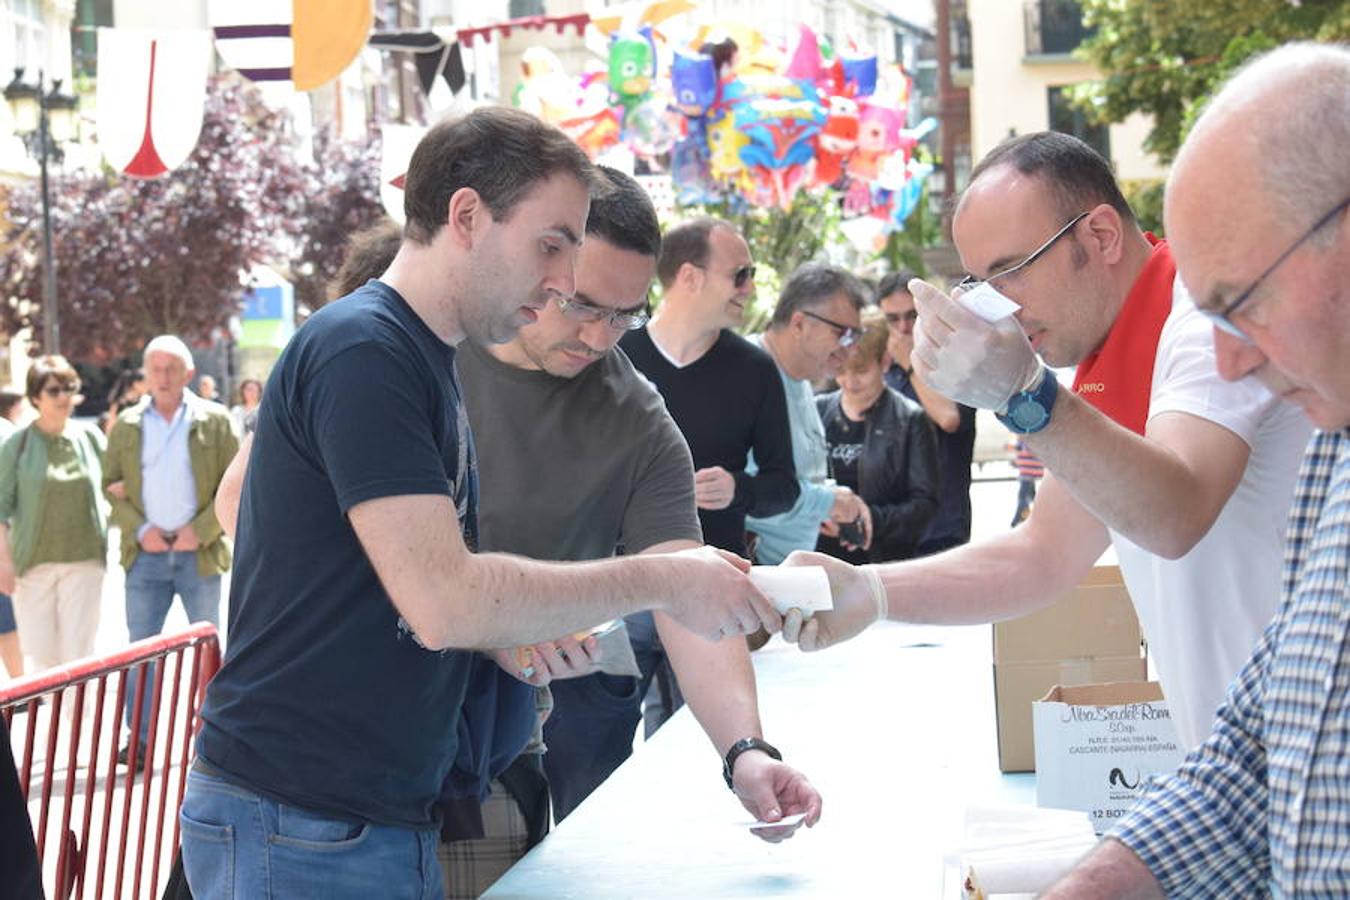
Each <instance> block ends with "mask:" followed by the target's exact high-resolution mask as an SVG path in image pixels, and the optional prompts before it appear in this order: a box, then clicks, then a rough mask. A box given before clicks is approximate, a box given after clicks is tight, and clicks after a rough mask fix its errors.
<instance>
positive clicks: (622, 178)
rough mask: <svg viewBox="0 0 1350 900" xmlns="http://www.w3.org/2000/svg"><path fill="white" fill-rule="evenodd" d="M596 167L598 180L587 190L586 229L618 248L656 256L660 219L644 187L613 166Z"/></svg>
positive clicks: (659, 243) (658, 252) (659, 245)
mask: <svg viewBox="0 0 1350 900" xmlns="http://www.w3.org/2000/svg"><path fill="white" fill-rule="evenodd" d="M596 170H597V181H598V182H599V183H598V184H597V185H596V187H595V189H594V190H592V191H591V214H590V216H589V217H588V218H587V219H586V233H587V234H592V235H595V236H596V237H598V238H601V239H602V240H605V241H608V242H609V243H611V244H613V245H614V246H616V247H618V248H619V249H621V250H631V251H633V252H634V253H641V254H642V255H643V256H652V257H656V256H659V255H660V254H661V223H660V221H659V220H658V219H657V218H656V207H655V206H653V205H652V200H651V197H649V196H648V195H647V191H646V190H645V189H644V188H643V187H642V185H640V184H638V182H637V180H636V179H634V178H633V177H632V176H631V175H625V174H624V173H623V172H620V171H619V170H617V169H611V168H610V167H609V166H596Z"/></svg>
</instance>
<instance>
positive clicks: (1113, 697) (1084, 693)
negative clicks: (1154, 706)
mask: <svg viewBox="0 0 1350 900" xmlns="http://www.w3.org/2000/svg"><path fill="white" fill-rule="evenodd" d="M1161 699H1163V692H1162V685H1160V684H1159V683H1158V682H1156V681H1116V682H1112V683H1110V684H1080V685H1070V686H1067V687H1066V686H1064V685H1059V684H1057V685H1055V686H1054V687H1052V688H1051V689H1050V692H1049V693H1047V694H1046V695H1045V696H1044V697H1042V698H1041V699H1040V700H1038V701H1036V702H1038V703H1067V704H1069V705H1070V706H1123V705H1124V704H1126V703H1152V702H1154V701H1155V700H1161Z"/></svg>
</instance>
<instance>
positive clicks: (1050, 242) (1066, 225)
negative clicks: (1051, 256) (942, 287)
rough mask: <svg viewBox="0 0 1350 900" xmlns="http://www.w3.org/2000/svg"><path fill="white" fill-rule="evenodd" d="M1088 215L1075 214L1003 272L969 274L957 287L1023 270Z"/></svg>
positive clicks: (990, 281) (968, 285)
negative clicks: (1042, 242)
mask: <svg viewBox="0 0 1350 900" xmlns="http://www.w3.org/2000/svg"><path fill="white" fill-rule="evenodd" d="M1087 216H1088V213H1087V212H1080V213H1079V214H1078V215H1076V216H1074V217H1073V218H1072V219H1070V220H1069V221H1068V222H1065V223H1064V227H1063V228H1061V229H1060V230H1059V231H1056V232H1055V233H1054V234H1053V235H1052V236H1051V237H1050V240H1048V241H1046V242H1045V243H1044V244H1041V245H1040V246H1039V247H1037V248H1036V249H1035V250H1033V251H1032V253H1031V255H1030V256H1028V257H1027V258H1026V259H1024V260H1022V261H1021V262H1020V263H1018V264H1017V265H1015V266H1011V267H1009V268H1007V269H1004V270H1003V271H1002V272H996V273H995V274H993V275H990V276H989V277H988V278H976V277H975V276H974V275H967V276H966V277H965V278H962V279H961V281H960V283H959V284H957V287H958V288H963V289H964V288H972V287H974V286H975V285H977V284H984V283H986V282H987V283H991V284H992V283H993V281H994V279H996V278H1005V277H1007V276H1008V275H1011V274H1013V273H1014V272H1020V271H1022V270H1023V269H1025V268H1027V267H1028V266H1030V265H1031V264H1032V263H1034V262H1035V261H1036V260H1038V259H1040V258H1041V257H1042V256H1044V255H1045V254H1046V253H1048V252H1049V250H1050V248H1051V247H1053V246H1055V241H1057V240H1059V239H1060V238H1062V237H1064V235H1066V234H1068V233H1069V232H1070V231H1072V230H1073V226H1075V225H1077V224H1078V223H1079V222H1081V221H1083V220H1084V219H1085V218H1087Z"/></svg>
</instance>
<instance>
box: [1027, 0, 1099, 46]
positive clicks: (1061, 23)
mask: <svg viewBox="0 0 1350 900" xmlns="http://www.w3.org/2000/svg"><path fill="white" fill-rule="evenodd" d="M1024 2H1025V4H1026V5H1025V6H1024V7H1023V12H1024V15H1025V23H1026V39H1027V50H1026V52H1027V53H1028V55H1032V56H1038V55H1042V54H1045V55H1051V56H1053V55H1058V54H1064V53H1072V52H1073V51H1074V50H1075V49H1076V48H1077V47H1078V45H1079V44H1081V43H1083V41H1085V40H1086V39H1087V38H1089V37H1091V36H1092V35H1093V34H1095V33H1096V29H1095V28H1093V29H1089V28H1086V27H1084V25H1083V9H1082V7H1081V6H1079V4H1078V0H1024Z"/></svg>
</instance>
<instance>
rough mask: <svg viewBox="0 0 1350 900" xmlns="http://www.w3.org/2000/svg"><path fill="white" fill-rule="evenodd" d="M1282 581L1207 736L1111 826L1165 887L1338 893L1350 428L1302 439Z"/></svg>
mask: <svg viewBox="0 0 1350 900" xmlns="http://www.w3.org/2000/svg"><path fill="white" fill-rule="evenodd" d="M1283 593H1284V603H1283V605H1282V607H1281V609H1280V612H1279V614H1278V615H1277V616H1276V617H1275V619H1274V621H1273V622H1271V624H1270V626H1269V627H1268V628H1267V629H1266V632H1265V634H1264V635H1263V636H1262V638H1261V641H1260V642H1259V643H1258V644H1257V647H1256V650H1255V652H1254V653H1253V655H1252V657H1251V659H1250V660H1248V662H1247V664H1246V665H1245V666H1244V667H1243V669H1242V671H1241V672H1239V673H1238V676H1237V678H1236V679H1235V680H1234V682H1233V683H1232V684H1231V685H1230V686H1229V690H1228V696H1227V698H1226V700H1225V701H1224V704H1223V705H1222V706H1221V707H1220V708H1219V711H1218V718H1217V720H1216V722H1215V725H1214V731H1213V732H1212V734H1211V735H1210V737H1209V739H1208V740H1207V741H1206V742H1205V743H1204V744H1203V745H1201V746H1200V747H1198V748H1196V749H1195V750H1194V751H1193V752H1192V753H1191V754H1190V756H1188V757H1187V758H1186V761H1185V762H1184V763H1182V765H1181V768H1180V769H1178V770H1177V772H1176V773H1174V774H1173V775H1172V776H1170V777H1169V778H1167V779H1165V780H1162V781H1160V782H1159V783H1157V784H1156V785H1154V786H1153V787H1152V788H1151V789H1150V791H1149V793H1148V794H1147V796H1146V798H1145V799H1144V800H1142V801H1140V803H1139V804H1138V805H1136V807H1135V808H1134V810H1132V811H1131V813H1130V814H1129V816H1127V817H1126V818H1125V820H1124V821H1122V822H1121V824H1120V825H1119V826H1118V827H1117V828H1116V829H1115V830H1114V831H1113V832H1112V834H1111V836H1112V837H1114V838H1116V839H1117V840H1119V841H1121V842H1122V843H1124V844H1125V845H1126V846H1128V847H1129V848H1130V849H1131V850H1133V851H1134V852H1135V853H1136V854H1138V856H1139V857H1140V859H1142V860H1143V861H1144V862H1145V863H1146V864H1147V865H1148V867H1149V869H1150V870H1151V871H1152V872H1153V874H1154V875H1155V876H1156V877H1157V878H1158V880H1159V881H1160V882H1161V883H1162V886H1163V889H1164V890H1165V891H1166V892H1167V894H1168V896H1170V897H1215V896H1223V897H1261V896H1267V895H1270V894H1273V895H1275V896H1278V897H1294V896H1298V897H1346V896H1350V698H1348V697H1347V692H1348V691H1350V430H1341V431H1335V432H1318V433H1317V434H1316V435H1315V436H1314V437H1313V440H1312V442H1311V443H1310V444H1309V445H1308V450H1307V453H1306V455H1305V456H1304V460H1303V468H1302V471H1301V472H1300V475H1299V484H1298V489H1297V490H1296V492H1295V494H1294V505H1293V508H1292V509H1291V511H1290V516H1289V533H1288V546H1287V549H1286V551H1285V561H1284V590H1283Z"/></svg>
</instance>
